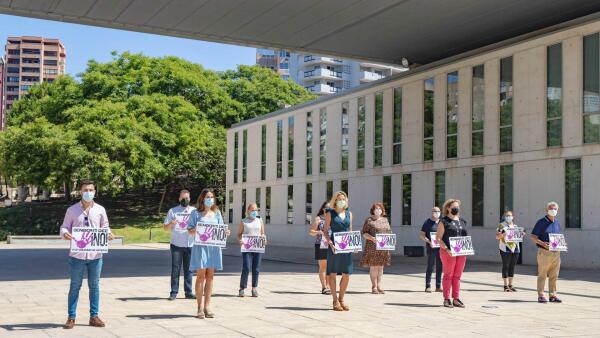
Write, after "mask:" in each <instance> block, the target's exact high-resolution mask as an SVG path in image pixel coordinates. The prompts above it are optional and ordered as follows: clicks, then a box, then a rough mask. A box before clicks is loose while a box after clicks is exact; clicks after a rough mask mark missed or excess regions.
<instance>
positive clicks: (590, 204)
mask: <svg viewBox="0 0 600 338" xmlns="http://www.w3.org/2000/svg"><path fill="white" fill-rule="evenodd" d="M599 172H600V155H592V156H584V157H583V158H581V228H582V229H586V230H587V229H594V230H599V229H600V221H599V216H600V211H598V201H600V189H598V188H597V184H594V182H597V180H598V173H599Z"/></svg>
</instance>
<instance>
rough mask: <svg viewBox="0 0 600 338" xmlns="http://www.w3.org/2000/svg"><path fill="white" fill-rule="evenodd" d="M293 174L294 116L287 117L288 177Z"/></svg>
mask: <svg viewBox="0 0 600 338" xmlns="http://www.w3.org/2000/svg"><path fill="white" fill-rule="evenodd" d="M292 176H294V117H293V116H290V117H288V177H292Z"/></svg>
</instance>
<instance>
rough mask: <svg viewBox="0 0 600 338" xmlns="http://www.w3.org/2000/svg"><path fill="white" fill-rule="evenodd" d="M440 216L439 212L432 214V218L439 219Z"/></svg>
mask: <svg viewBox="0 0 600 338" xmlns="http://www.w3.org/2000/svg"><path fill="white" fill-rule="evenodd" d="M441 214H442V213H441V212H439V211H434V212H433V217H435V218H440V215H441Z"/></svg>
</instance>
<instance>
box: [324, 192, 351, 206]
mask: <svg viewBox="0 0 600 338" xmlns="http://www.w3.org/2000/svg"><path fill="white" fill-rule="evenodd" d="M339 196H344V198H345V199H346V206H345V207H344V210H346V209H348V207H349V202H348V195H346V193H345V192H343V191H338V192H336V193H335V194H333V196H332V197H331V200H330V201H329V205H330V206H331V207H332V208H334V209H335V208H336V207H337V205H336V204H335V201H337V199H338V197H339Z"/></svg>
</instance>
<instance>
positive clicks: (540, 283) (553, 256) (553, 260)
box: [537, 248, 560, 296]
mask: <svg viewBox="0 0 600 338" xmlns="http://www.w3.org/2000/svg"><path fill="white" fill-rule="evenodd" d="M537 264H538V277H537V291H538V295H539V296H543V295H544V287H545V285H546V278H548V289H549V290H550V296H556V280H557V279H558V272H559V270H560V252H559V251H548V250H545V249H541V248H538V252H537Z"/></svg>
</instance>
